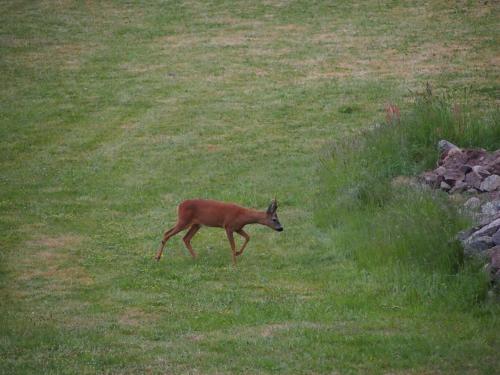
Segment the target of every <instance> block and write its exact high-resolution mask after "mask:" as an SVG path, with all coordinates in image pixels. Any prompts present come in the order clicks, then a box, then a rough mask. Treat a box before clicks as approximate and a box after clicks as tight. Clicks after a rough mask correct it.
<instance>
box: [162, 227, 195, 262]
mask: <svg viewBox="0 0 500 375" xmlns="http://www.w3.org/2000/svg"><path fill="white" fill-rule="evenodd" d="M188 226H189V225H188V223H184V222H177V224H175V226H174V227H173V228H170V229H169V230H167V231H166V232H165V233H164V234H163V240H161V245H160V248H159V249H158V252H157V253H156V256H155V259H156V260H157V261H159V260H160V258H161V255H162V254H163V249H164V248H165V244H166V243H167V241H168V240H169V239H170V238H171V237H173V236H175V235H176V234H177V233H179V232H181V231H183V230H184V229H186V228H187V227H188Z"/></svg>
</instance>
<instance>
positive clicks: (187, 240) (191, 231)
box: [182, 224, 201, 259]
mask: <svg viewBox="0 0 500 375" xmlns="http://www.w3.org/2000/svg"><path fill="white" fill-rule="evenodd" d="M200 228H201V225H200V224H193V225H191V228H189V230H188V232H187V233H186V235H185V236H184V238H183V239H182V240H183V241H184V244H185V245H186V247H187V249H188V250H189V252H190V253H191V256H192V257H193V259H196V252H195V251H194V250H193V247H192V246H191V239H192V238H193V237H194V235H195V234H196V232H198V231H199V230H200Z"/></svg>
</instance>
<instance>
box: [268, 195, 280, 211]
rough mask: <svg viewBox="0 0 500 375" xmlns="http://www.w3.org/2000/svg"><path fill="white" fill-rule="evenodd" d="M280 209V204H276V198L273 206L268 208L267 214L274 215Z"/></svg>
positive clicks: (272, 203)
mask: <svg viewBox="0 0 500 375" xmlns="http://www.w3.org/2000/svg"><path fill="white" fill-rule="evenodd" d="M277 209H278V202H276V198H275V199H273V200H272V202H271V204H270V205H269V207H268V208H267V213H268V214H274V213H275V212H276V210H277Z"/></svg>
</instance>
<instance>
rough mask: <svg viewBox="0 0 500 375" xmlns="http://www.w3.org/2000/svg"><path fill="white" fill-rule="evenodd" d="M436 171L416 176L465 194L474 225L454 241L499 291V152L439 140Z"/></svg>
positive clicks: (445, 188)
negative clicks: (476, 261)
mask: <svg viewBox="0 0 500 375" xmlns="http://www.w3.org/2000/svg"><path fill="white" fill-rule="evenodd" d="M438 149H439V151H440V157H439V160H438V162H437V168H436V169H434V170H433V171H428V172H424V173H423V174H422V175H421V176H420V177H421V179H422V180H423V181H424V182H425V183H426V184H427V185H430V186H432V187H434V188H437V189H441V190H444V191H446V192H448V193H449V194H453V193H462V192H465V193H468V194H471V195H472V197H471V198H469V199H468V200H467V201H466V202H465V203H464V205H463V210H465V211H467V212H468V213H469V214H470V215H471V216H472V218H473V219H474V221H475V222H476V223H477V225H476V226H474V227H472V228H470V229H468V230H465V231H462V232H460V233H459V234H458V239H459V240H460V241H461V242H462V245H463V247H464V253H465V255H467V256H476V257H480V258H482V259H485V261H486V262H487V263H486V265H485V269H486V270H487V272H488V274H489V275H490V279H491V282H492V284H493V286H494V288H496V289H497V290H499V291H500V150H497V151H495V152H487V151H486V150H483V149H460V148H459V147H457V146H455V145H454V144H453V143H450V142H448V141H445V140H442V141H439V144H438Z"/></svg>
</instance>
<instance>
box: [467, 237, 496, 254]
mask: <svg viewBox="0 0 500 375" xmlns="http://www.w3.org/2000/svg"><path fill="white" fill-rule="evenodd" d="M463 245H464V250H465V255H468V256H478V255H480V256H486V253H485V250H488V249H489V248H491V247H493V246H494V243H493V241H492V240H491V237H489V236H479V237H476V236H474V235H472V236H471V237H469V238H468V239H466V240H465V241H464V242H463Z"/></svg>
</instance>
